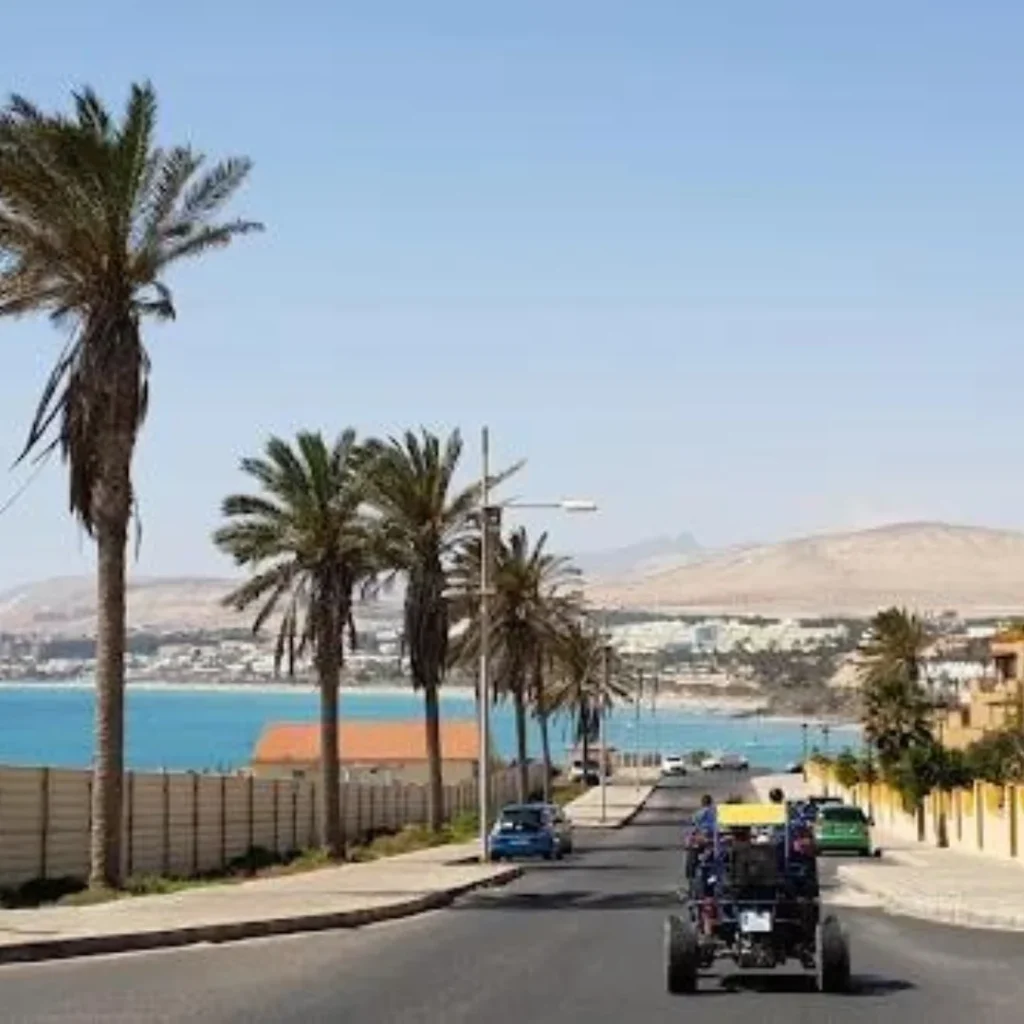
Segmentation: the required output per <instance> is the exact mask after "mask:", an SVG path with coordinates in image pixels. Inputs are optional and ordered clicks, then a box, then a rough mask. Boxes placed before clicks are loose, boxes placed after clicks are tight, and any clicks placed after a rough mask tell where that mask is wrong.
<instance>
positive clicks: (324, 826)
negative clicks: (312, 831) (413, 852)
mask: <svg viewBox="0 0 1024 1024" xmlns="http://www.w3.org/2000/svg"><path fill="white" fill-rule="evenodd" d="M340 674H341V670H340V668H339V667H338V666H337V664H336V665H335V668H334V672H333V678H332V677H331V676H330V675H328V676H326V677H321V679H320V774H321V776H322V780H323V784H322V785H321V787H320V822H321V833H320V842H321V843H322V844H323V847H324V849H325V850H326V851H327V852H328V854H330V856H332V857H340V856H341V855H342V853H344V844H343V842H342V836H341V806H340V794H341V788H340V787H341V770H340V767H339V763H338V760H339V756H338V688H339V684H340Z"/></svg>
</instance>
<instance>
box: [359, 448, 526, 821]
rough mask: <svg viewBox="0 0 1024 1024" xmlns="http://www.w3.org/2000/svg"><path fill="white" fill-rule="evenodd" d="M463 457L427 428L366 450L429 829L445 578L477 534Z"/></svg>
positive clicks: (435, 800) (437, 797) (446, 619)
mask: <svg viewBox="0 0 1024 1024" xmlns="http://www.w3.org/2000/svg"><path fill="white" fill-rule="evenodd" d="M461 455H462V437H461V435H460V434H459V432H458V431H457V430H456V431H453V432H452V433H451V434H450V435H449V436H448V438H447V439H446V440H445V441H444V442H443V443H442V441H441V440H440V438H438V437H437V436H436V435H435V434H432V433H430V432H429V431H427V430H422V431H421V432H420V433H419V434H416V433H415V432H413V431H411V430H410V431H407V432H406V433H405V435H404V436H403V437H401V438H395V437H393V438H390V439H389V440H387V441H381V440H377V441H370V442H368V443H367V445H366V446H365V479H366V486H367V496H368V499H369V502H370V504H371V506H372V507H373V508H374V509H375V511H376V513H377V515H378V516H379V536H380V541H381V551H382V557H383V559H384V562H385V564H386V565H387V567H388V568H389V569H390V570H391V571H392V572H393V573H395V574H399V575H401V576H402V577H403V578H404V582H405V600H404V611H403V615H404V634H405V643H406V646H407V649H408V652H409V660H410V664H411V670H412V682H413V686H414V687H415V688H416V689H417V690H420V691H422V693H423V708H424V725H425V729H426V746H427V761H428V767H429V776H430V784H429V797H430V799H429V823H430V827H431V828H432V829H433V830H435V831H437V830H439V829H440V828H441V825H442V824H443V818H444V791H443V779H442V772H441V759H442V751H441V713H440V701H439V690H440V687H441V683H442V681H443V680H444V675H445V670H446V668H447V664H448V633H449V624H450V614H449V602H448V595H447V592H448V582H449V581H448V573H449V570H450V569H451V567H452V564H453V560H454V558H455V555H456V553H457V551H458V550H459V548H460V547H461V546H462V545H464V544H465V543H466V541H467V540H468V539H469V537H470V536H471V534H472V531H473V530H474V529H475V522H476V518H477V512H478V510H479V503H480V485H479V484H472V485H470V486H468V487H464V488H462V489H461V490H459V489H457V488H456V486H455V481H454V477H455V472H456V470H457V469H458V465H459V458H460V457H461ZM515 468H518V467H515ZM510 472H511V471H510ZM507 475H508V473H505V474H502V475H501V476H499V477H495V478H493V482H494V483H498V482H499V481H500V480H502V479H504V478H505V477H506V476H507ZM482 739H483V738H482V737H481V742H482Z"/></svg>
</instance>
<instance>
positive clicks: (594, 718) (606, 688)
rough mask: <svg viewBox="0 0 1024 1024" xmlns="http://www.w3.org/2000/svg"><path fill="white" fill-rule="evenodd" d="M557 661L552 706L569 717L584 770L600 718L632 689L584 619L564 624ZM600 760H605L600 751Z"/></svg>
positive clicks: (606, 647) (625, 697)
mask: <svg viewBox="0 0 1024 1024" xmlns="http://www.w3.org/2000/svg"><path fill="white" fill-rule="evenodd" d="M556 659H557V664H558V671H559V676H558V679H557V681H556V683H555V685H554V687H553V691H552V706H554V707H557V708H558V709H559V710H561V711H565V712H567V713H568V714H570V715H571V716H572V719H573V723H574V732H575V735H576V741H577V742H578V743H579V744H580V745H581V746H582V750H583V766H584V771H586V768H587V765H588V763H589V760H590V744H591V743H592V742H593V741H594V740H595V739H596V738H597V735H598V731H599V728H600V721H601V716H602V715H604V714H605V713H607V711H609V710H610V709H611V707H612V705H613V704H614V703H615V702H616V701H619V700H626V699H628V698H629V696H630V694H631V692H632V687H631V686H630V684H629V682H628V680H627V678H626V676H625V675H624V674H623V673H622V671H621V664H620V661H619V659H618V657H617V656H616V654H615V651H614V650H613V649H612V648H611V647H610V645H608V644H607V642H606V641H605V639H604V637H603V636H602V635H601V633H600V632H599V631H598V630H597V629H595V628H594V626H593V625H592V624H591V623H590V622H589V621H587V620H585V619H579V618H576V619H571V620H569V621H567V622H566V623H565V625H564V628H563V631H562V634H561V638H560V640H559V642H558V647H557V653H556ZM601 757H602V759H603V758H604V757H605V751H603V750H602V751H601Z"/></svg>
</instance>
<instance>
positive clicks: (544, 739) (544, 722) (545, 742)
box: [537, 703, 551, 804]
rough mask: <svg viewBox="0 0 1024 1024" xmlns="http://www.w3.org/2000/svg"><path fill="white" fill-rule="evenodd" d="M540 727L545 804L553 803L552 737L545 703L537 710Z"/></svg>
mask: <svg viewBox="0 0 1024 1024" xmlns="http://www.w3.org/2000/svg"><path fill="white" fill-rule="evenodd" d="M537 724H538V725H539V726H540V747H541V752H542V755H543V758H544V803H546V804H549V803H551V737H550V736H549V735H548V712H547V709H546V708H545V707H544V705H543V703H541V704H539V705H538V708H537Z"/></svg>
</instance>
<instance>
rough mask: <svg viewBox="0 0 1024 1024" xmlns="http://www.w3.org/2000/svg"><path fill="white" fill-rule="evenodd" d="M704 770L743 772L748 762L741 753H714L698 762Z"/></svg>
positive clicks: (748, 765)
mask: <svg viewBox="0 0 1024 1024" xmlns="http://www.w3.org/2000/svg"><path fill="white" fill-rule="evenodd" d="M700 766H701V769H702V770H703V771H706V772H745V771H746V770H747V769H748V768H749V767H750V762H749V761H748V760H747V759H746V758H745V757H744V756H743V755H742V754H714V755H712V756H711V757H705V758H704V760H703V761H701V763H700Z"/></svg>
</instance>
